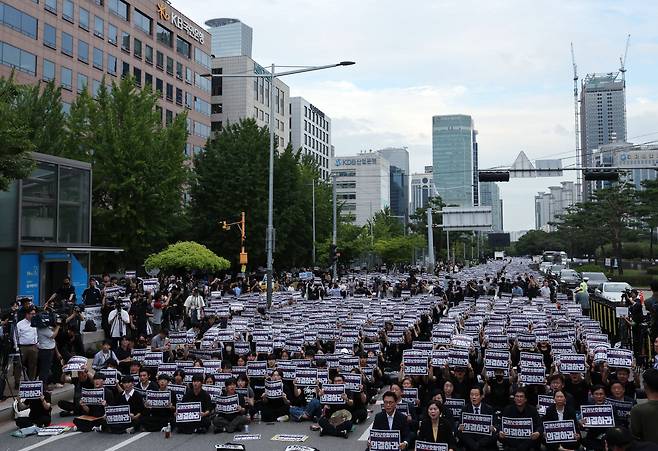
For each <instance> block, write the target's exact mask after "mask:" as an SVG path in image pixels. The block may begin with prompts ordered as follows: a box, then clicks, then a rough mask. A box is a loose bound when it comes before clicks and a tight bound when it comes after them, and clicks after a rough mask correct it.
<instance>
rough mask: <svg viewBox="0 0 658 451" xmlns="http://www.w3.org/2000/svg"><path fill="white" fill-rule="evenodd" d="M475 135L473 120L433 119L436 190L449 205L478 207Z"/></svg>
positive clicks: (459, 117)
mask: <svg viewBox="0 0 658 451" xmlns="http://www.w3.org/2000/svg"><path fill="white" fill-rule="evenodd" d="M476 135H477V131H476V130H475V128H474V125H473V119H472V118H471V116H468V115H464V114H454V115H444V116H434V117H432V160H433V166H434V169H433V177H434V186H435V188H436V191H437V193H438V194H439V195H440V196H441V198H442V199H443V202H445V204H446V205H449V206H459V207H472V206H477V205H479V196H478V161H477V160H478V146H477V140H476Z"/></svg>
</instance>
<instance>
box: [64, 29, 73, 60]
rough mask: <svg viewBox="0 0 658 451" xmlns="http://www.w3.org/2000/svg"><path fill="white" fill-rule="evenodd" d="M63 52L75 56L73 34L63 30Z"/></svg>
mask: <svg viewBox="0 0 658 451" xmlns="http://www.w3.org/2000/svg"><path fill="white" fill-rule="evenodd" d="M62 53H63V54H65V55H68V56H73V36H71V35H70V34H68V33H64V32H63V31H62Z"/></svg>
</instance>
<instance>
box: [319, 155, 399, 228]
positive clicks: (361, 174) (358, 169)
mask: <svg viewBox="0 0 658 451" xmlns="http://www.w3.org/2000/svg"><path fill="white" fill-rule="evenodd" d="M390 166H391V165H390V163H389V162H388V160H387V159H386V158H383V157H382V156H381V155H380V154H378V153H376V152H361V153H359V154H358V155H354V156H345V157H344V156H340V157H335V158H334V159H333V162H332V165H331V168H332V169H331V172H332V174H335V176H336V199H337V201H338V204H339V205H340V214H341V216H342V217H343V218H348V217H351V218H352V220H353V221H352V222H353V224H356V225H359V226H362V225H365V224H366V223H367V222H368V220H369V219H370V218H371V217H372V216H373V215H374V214H375V213H377V212H378V211H380V210H383V209H384V208H386V207H388V206H390V181H389V180H390Z"/></svg>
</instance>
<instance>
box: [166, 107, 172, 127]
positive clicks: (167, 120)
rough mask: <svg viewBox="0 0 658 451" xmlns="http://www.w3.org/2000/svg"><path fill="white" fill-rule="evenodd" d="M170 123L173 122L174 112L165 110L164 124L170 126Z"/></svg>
mask: <svg viewBox="0 0 658 451" xmlns="http://www.w3.org/2000/svg"><path fill="white" fill-rule="evenodd" d="M172 122H174V112H173V111H170V110H167V111H166V112H165V124H166V125H171V123H172Z"/></svg>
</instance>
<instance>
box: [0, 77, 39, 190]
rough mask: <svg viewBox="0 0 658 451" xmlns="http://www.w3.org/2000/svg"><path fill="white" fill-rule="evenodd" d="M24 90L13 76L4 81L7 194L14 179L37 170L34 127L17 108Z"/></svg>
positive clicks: (1, 174) (0, 109)
mask: <svg viewBox="0 0 658 451" xmlns="http://www.w3.org/2000/svg"><path fill="white" fill-rule="evenodd" d="M22 91H23V87H22V86H18V85H16V84H15V83H14V79H13V77H12V78H9V79H4V78H0V191H6V190H7V189H8V188H9V185H10V184H11V182H12V181H13V180H16V179H21V178H24V177H27V176H28V175H30V172H32V168H33V167H34V162H33V161H32V159H31V158H30V155H29V152H30V151H32V150H34V144H33V142H32V140H31V139H30V128H29V126H28V125H27V124H26V123H25V121H24V117H23V116H22V115H21V114H20V112H19V111H18V110H17V108H16V105H17V104H19V101H20V99H21V98H22Z"/></svg>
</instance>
